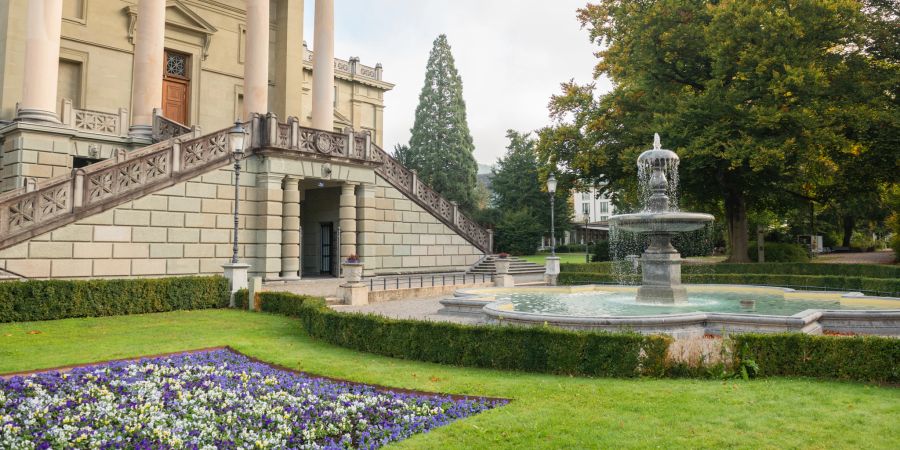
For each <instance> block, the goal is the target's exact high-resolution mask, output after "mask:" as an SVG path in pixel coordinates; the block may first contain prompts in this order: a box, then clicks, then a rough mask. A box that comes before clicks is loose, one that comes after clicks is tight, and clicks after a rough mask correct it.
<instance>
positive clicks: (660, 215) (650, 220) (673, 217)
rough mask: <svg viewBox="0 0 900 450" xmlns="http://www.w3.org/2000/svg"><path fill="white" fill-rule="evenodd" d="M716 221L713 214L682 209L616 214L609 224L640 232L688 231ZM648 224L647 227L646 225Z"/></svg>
mask: <svg viewBox="0 0 900 450" xmlns="http://www.w3.org/2000/svg"><path fill="white" fill-rule="evenodd" d="M713 221H715V217H714V216H713V215H712V214H706V213H697V212H682V211H665V212H639V213H630V214H616V215H614V216H611V217H610V218H609V224H610V226H613V227H618V228H622V229H623V230H625V231H634V232H639V233H652V232H672V233H679V232H687V231H694V230H699V229H701V228H703V227H704V226H706V224H707V223H711V222H713ZM673 224H679V225H682V226H681V227H679V229H677V230H666V229H664V228H665V226H666V225H673ZM644 225H646V227H644Z"/></svg>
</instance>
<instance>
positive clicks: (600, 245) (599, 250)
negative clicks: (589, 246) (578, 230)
mask: <svg viewBox="0 0 900 450" xmlns="http://www.w3.org/2000/svg"><path fill="white" fill-rule="evenodd" d="M592 253H593V254H594V255H593V256H592V257H591V261H593V262H602V261H609V241H598V242H597V243H596V244H594V247H593V251H592Z"/></svg>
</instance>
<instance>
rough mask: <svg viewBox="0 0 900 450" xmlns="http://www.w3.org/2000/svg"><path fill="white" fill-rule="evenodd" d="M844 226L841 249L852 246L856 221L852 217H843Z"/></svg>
mask: <svg viewBox="0 0 900 450" xmlns="http://www.w3.org/2000/svg"><path fill="white" fill-rule="evenodd" d="M843 225H844V240H843V242H841V247H849V246H850V238H852V237H853V228H854V227H855V226H856V219H855V218H854V217H853V216H851V215H846V216H844V217H843Z"/></svg>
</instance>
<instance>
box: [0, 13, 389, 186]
mask: <svg viewBox="0 0 900 450" xmlns="http://www.w3.org/2000/svg"><path fill="white" fill-rule="evenodd" d="M28 2H29V0H9V1H4V2H0V141H2V149H3V151H2V160H0V192H5V191H8V190H11V189H14V188H16V187H21V186H23V185H24V177H36V178H49V177H51V176H54V175H58V174H59V173H61V172H62V171H66V170H71V169H72V168H73V158H74V157H79V158H85V159H87V160H93V159H104V158H107V157H109V154H110V152H111V151H112V150H113V149H115V148H124V149H127V150H133V149H136V148H139V147H141V146H143V145H146V144H147V143H148V142H145V141H141V140H140V139H138V140H135V139H130V138H128V136H127V131H128V125H129V123H131V120H130V119H131V117H130V116H131V115H136V114H137V113H139V112H138V111H134V99H133V97H134V96H133V83H134V81H135V79H134V77H135V73H134V71H135V70H137V69H136V66H135V64H134V51H135V40H136V39H137V36H136V28H137V27H138V24H139V23H140V18H139V17H138V14H137V1H133V0H132V1H129V0H64V1H63V11H62V23H61V39H60V44H59V45H60V49H59V60H60V69H59V81H58V84H59V88H58V91H57V108H56V111H54V112H55V113H56V114H57V115H58V116H59V117H60V119H61V120H62V122H63V123H62V124H60V125H57V126H26V125H25V124H22V123H4V122H10V121H11V120H12V119H14V118H15V117H16V116H17V110H16V107H17V104H18V103H19V102H21V101H22V94H23V85H24V84H25V79H24V77H25V71H23V66H24V64H25V53H26V51H25V46H26V43H25V37H26V35H27V30H26V21H25V20H23V19H24V18H25V17H26V16H27V9H28V7H27V6H28ZM165 3H166V11H165V44H164V46H165V49H166V50H167V51H173V52H178V53H179V54H181V55H184V56H186V57H187V61H188V66H187V69H186V72H185V78H186V79H187V80H188V82H187V91H188V95H187V98H188V101H187V103H188V107H187V109H188V112H187V117H186V120H185V122H186V123H185V124H186V125H188V126H198V127H200V128H201V129H204V130H215V129H220V128H223V127H226V126H228V125H229V124H231V123H233V122H234V120H235V118H236V117H241V109H242V102H243V89H244V86H243V85H244V81H243V77H244V75H243V74H244V65H245V61H246V56H247V48H246V34H247V23H246V12H245V11H246V4H247V1H246V0H220V1H215V2H213V1H202V0H170V1H167V2H165ZM270 4H271V7H270V11H269V13H270V14H269V20H270V24H269V28H270V33H269V36H270V42H269V46H268V47H269V48H268V51H269V53H270V56H269V59H268V60H269V70H268V73H269V75H268V80H269V94H268V98H269V101H268V104H269V105H270V108H269V110H270V111H272V112H274V113H276V114H277V115H278V116H279V117H281V118H287V117H288V116H296V117H297V118H298V120H299V123H300V125H301V126H309V125H310V123H311V121H312V118H311V117H312V111H311V108H312V105H311V92H312V56H311V55H312V54H313V52H312V51H310V50H309V49H307V48H306V46H305V45H304V43H303V41H302V36H303V14H304V11H303V9H304V8H303V1H302V0H273V1H271V2H270ZM334 64H335V77H334V90H335V92H336V97H335V109H334V121H333V124H334V129H336V130H340V129H343V128H344V127H352V128H354V129H355V130H357V131H364V130H365V131H369V132H371V134H372V139H373V141H374V142H375V143H376V144H379V145H381V143H382V136H383V132H382V130H383V110H384V92H386V91H388V90H390V89H391V88H392V87H393V85H392V84H390V83H388V82H386V81H383V80H382V79H381V76H382V70H381V68H380V66H375V67H371V66H365V65H363V64H361V63H360V62H359V61H358V59H357V58H349V59H347V60H343V59H335V61H334ZM68 97H74V98H68ZM67 101H68V103H67ZM65 105H68V106H65ZM258 112H260V113H265V112H266V111H258ZM141 113H143V114H149V111H145V112H141ZM67 117H68V118H70V120H68V121H67V120H66V119H67ZM123 130H124V132H123ZM35 133H39V134H41V135H42V136H40V137H35V136H34V134H35ZM48 142H49V143H48ZM38 153H47V154H53V156H48V155H44V156H43V159H42V160H38V156H39V155H38Z"/></svg>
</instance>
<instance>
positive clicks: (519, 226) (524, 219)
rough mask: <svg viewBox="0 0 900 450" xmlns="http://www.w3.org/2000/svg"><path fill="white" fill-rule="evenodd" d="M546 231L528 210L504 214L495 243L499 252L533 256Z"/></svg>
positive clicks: (497, 230)
mask: <svg viewBox="0 0 900 450" xmlns="http://www.w3.org/2000/svg"><path fill="white" fill-rule="evenodd" d="M543 233H544V231H543V228H542V227H541V224H540V223H538V222H537V221H535V220H534V215H533V214H532V213H531V211H530V210H528V209H521V210H518V211H507V212H504V214H503V218H502V220H500V223H498V224H497V228H496V236H495V242H496V247H497V250H500V251H503V252H508V253H510V254H513V255H533V254H534V253H535V251H537V247H538V244H540V242H541V236H542V235H543Z"/></svg>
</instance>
